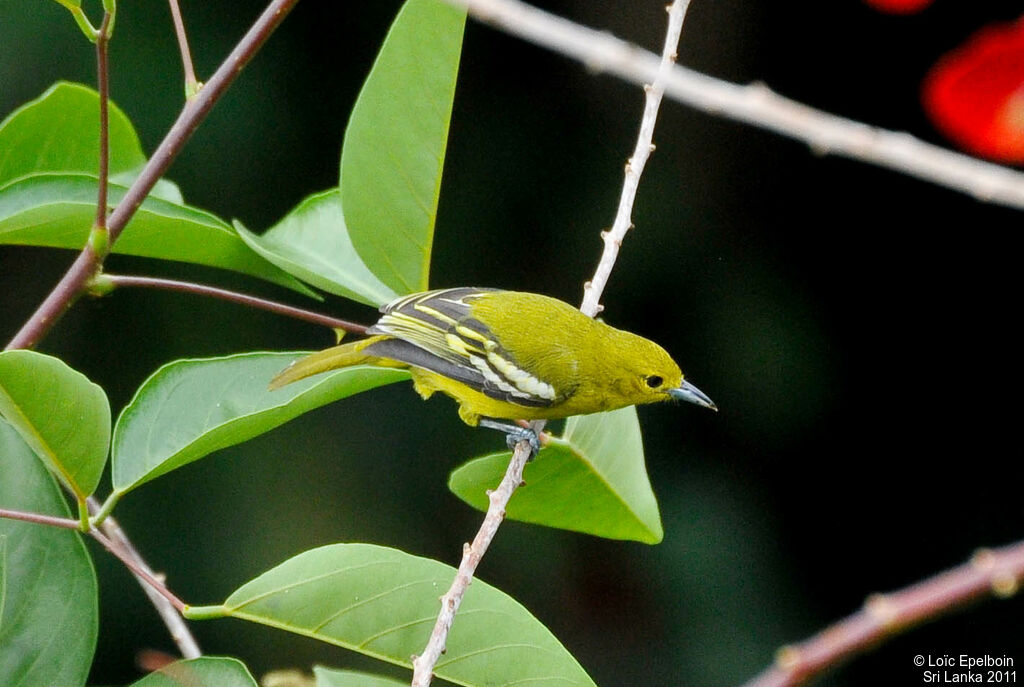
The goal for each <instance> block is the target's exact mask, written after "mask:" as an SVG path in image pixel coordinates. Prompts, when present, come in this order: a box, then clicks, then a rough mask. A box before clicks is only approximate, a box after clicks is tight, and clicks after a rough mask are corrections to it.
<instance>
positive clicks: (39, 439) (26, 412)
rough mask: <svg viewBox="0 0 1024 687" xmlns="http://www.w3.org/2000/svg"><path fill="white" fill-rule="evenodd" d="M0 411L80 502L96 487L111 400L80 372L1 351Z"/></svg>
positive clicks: (30, 354) (23, 353) (44, 358)
mask: <svg viewBox="0 0 1024 687" xmlns="http://www.w3.org/2000/svg"><path fill="white" fill-rule="evenodd" d="M0 415H2V416H3V417H4V418H6V420H7V421H8V422H9V423H10V424H11V426H12V427H14V429H15V430H17V432H18V434H20V435H21V436H22V438H23V439H24V441H25V443H27V444H28V445H29V446H30V447H31V449H32V450H33V451H34V452H35V453H36V455H38V456H39V457H40V458H41V459H42V460H43V462H44V463H45V464H46V466H47V467H48V468H49V469H50V470H51V471H52V472H53V473H54V474H55V475H57V477H58V478H59V479H60V480H61V482H63V483H64V484H65V485H66V486H67V487H68V489H70V490H71V491H72V492H74V494H75V495H76V496H77V497H78V499H79V500H80V501H81V500H84V499H85V497H86V496H88V495H89V494H91V493H92V492H93V491H94V490H95V489H96V485H97V484H99V481H100V475H101V474H102V473H103V466H104V465H105V464H106V461H107V447H108V445H109V444H110V404H109V403H108V402H107V396H106V394H104V393H103V389H101V388H100V387H98V386H97V385H95V384H93V383H92V382H90V381H89V380H88V379H87V378H86V377H85V375H83V374H82V373H80V372H76V371H75V370H72V369H71V368H70V367H68V366H67V365H66V364H64V362H62V361H61V360H58V359H57V358H53V357H51V356H48V355H43V354H42V353H36V352H35V351H4V352H3V353H0ZM0 474H2V473H0ZM0 684H2V683H0Z"/></svg>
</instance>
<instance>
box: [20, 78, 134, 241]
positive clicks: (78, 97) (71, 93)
mask: <svg viewBox="0 0 1024 687" xmlns="http://www.w3.org/2000/svg"><path fill="white" fill-rule="evenodd" d="M99 107H100V106H99V94H98V93H97V92H96V91H94V90H93V89H91V88H89V87H87V86H83V85H81V84H75V83H67V82H64V81H59V82H57V83H56V84H54V85H53V86H51V87H50V88H48V89H47V90H46V92H45V93H43V94H42V95H41V96H39V97H38V98H37V99H35V100H33V101H31V102H29V103H26V104H25V105H22V106H21V107H20V108H18V109H17V110H15V111H14V112H12V113H11V114H10V115H9V116H8V117H7V118H6V119H4V121H3V122H0V185H3V184H5V183H6V182H8V181H10V180H12V179H15V178H17V177H20V176H25V175H27V174H32V173H35V172H87V173H89V174H98V173H99V156H100V147H99V131H100V124H99V122H100V117H99ZM108 119H109V126H108V132H109V134H108V141H109V144H108V145H109V151H110V152H109V165H110V174H111V175H115V174H121V173H127V172H130V171H132V170H136V169H138V168H139V167H140V166H141V165H143V164H144V163H145V162H146V156H145V155H144V154H143V152H142V146H141V145H140V144H139V137H138V135H137V134H136V133H135V128H134V127H133V126H132V123H131V122H130V121H129V120H128V117H127V116H126V115H125V113H124V112H122V111H121V109H120V108H118V107H117V105H115V104H114V103H113V102H111V103H109V110H108ZM93 202H95V195H94V197H93ZM79 247H81V246H79Z"/></svg>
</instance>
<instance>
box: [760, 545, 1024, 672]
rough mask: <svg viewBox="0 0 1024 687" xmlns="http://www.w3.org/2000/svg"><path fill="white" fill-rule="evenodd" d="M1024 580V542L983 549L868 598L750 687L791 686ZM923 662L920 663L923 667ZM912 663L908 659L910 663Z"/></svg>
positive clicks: (788, 652)
mask: <svg viewBox="0 0 1024 687" xmlns="http://www.w3.org/2000/svg"><path fill="white" fill-rule="evenodd" d="M1022 582H1024V542H1018V543H1016V544H1012V545H1010V546H1006V547H1003V548H1000V549H981V550H979V551H978V552H976V553H975V554H974V555H973V556H972V557H971V560H970V561H968V562H967V563H964V564H963V565H959V566H957V567H955V568H952V569H950V570H947V571H945V572H942V573H939V574H938V575H935V576H934V577H930V578H928V579H926V580H924V581H922V582H918V583H917V584H914V585H912V586H910V587H907V588H905V589H902V590H900V591H897V592H891V593H889V594H875V595H872V596H870V597H868V600H867V601H866V602H865V603H864V607H863V608H862V609H861V610H860V611H858V612H856V613H854V614H853V615H851V616H849V617H847V618H845V619H843V620H841V621H839V622H837V623H836V624H834V625H832V626H830V627H828V628H825V629H824V630H822V631H821V632H819V633H818V634H816V635H814V636H813V637H811V638H810V639H807V640H806V641H803V642H801V643H799V644H794V645H791V646H787V647H783V648H782V649H780V650H779V652H778V654H777V658H776V661H775V665H774V666H772V667H770V668H768V669H767V670H765V671H764V672H763V673H761V674H760V675H758V676H757V677H755V678H754V679H753V680H751V681H750V682H748V683H747V684H746V687H793V686H795V685H802V684H805V683H807V682H808V681H810V680H812V679H814V678H816V677H818V676H819V675H821V674H822V673H823V672H825V671H827V670H829V669H831V668H835V667H836V666H837V665H839V664H840V663H842V662H843V661H845V660H847V659H849V658H850V657H852V656H855V655H857V654H859V653H862V652H864V651H866V650H867V649H870V648H872V647H874V646H877V645H878V644H879V643H880V642H882V641H883V640H885V639H887V638H890V637H893V636H895V635H898V634H900V633H902V632H904V631H906V630H908V629H910V628H912V627H914V626H916V625H919V624H921V623H924V622H927V621H930V620H934V619H936V618H938V617H939V616H941V615H943V614H945V613H948V612H950V611H951V610H953V609H955V608H958V607H960V606H962V605H964V604H967V603H970V602H973V601H977V600H979V599H982V598H984V597H987V596H992V595H994V596H997V597H1000V598H1007V597H1010V596H1012V595H1014V594H1015V593H1016V592H1017V591H1018V589H1019V588H1020V585H1021V583H1022ZM922 664H923V657H922V663H919V664H917V665H918V666H919V667H920V666H921V665H922ZM908 665H909V663H908Z"/></svg>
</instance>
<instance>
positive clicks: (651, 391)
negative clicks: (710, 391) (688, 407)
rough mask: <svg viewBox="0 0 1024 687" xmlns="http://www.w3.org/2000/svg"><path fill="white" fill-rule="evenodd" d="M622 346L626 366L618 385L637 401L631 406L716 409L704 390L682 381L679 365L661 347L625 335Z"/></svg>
mask: <svg viewBox="0 0 1024 687" xmlns="http://www.w3.org/2000/svg"><path fill="white" fill-rule="evenodd" d="M624 333H626V332H624ZM627 334H628V333H627ZM624 343H625V344H626V346H625V348H626V349H628V355H627V358H628V360H629V363H628V364H626V365H625V366H623V367H624V372H625V377H620V379H619V380H618V384H617V386H619V388H620V389H622V391H623V392H624V393H626V394H628V395H629V396H630V397H632V398H634V399H636V400H634V401H633V403H637V404H640V403H657V402H659V401H669V400H673V401H686V402H688V403H695V404H697V405H699V406H704V407H705V408H710V409H711V410H716V411H717V410H718V406H716V405H715V404H714V402H713V401H712V400H711V399H710V398H708V396H707V395H706V394H705V393H704V392H703V391H701V390H700V389H698V388H697V387H696V386H694V385H693V384H691V383H690V382H688V381H686V380H684V379H683V373H682V371H680V369H679V366H678V365H677V364H676V362H675V361H674V360H672V356H670V355H669V354H668V352H667V351H666V350H665V349H664V348H662V347H661V346H659V345H658V344H656V343H654V342H653V341H650V340H648V339H645V338H643V337H640V336H636V335H635V334H628V337H627V340H626V341H625V342H624Z"/></svg>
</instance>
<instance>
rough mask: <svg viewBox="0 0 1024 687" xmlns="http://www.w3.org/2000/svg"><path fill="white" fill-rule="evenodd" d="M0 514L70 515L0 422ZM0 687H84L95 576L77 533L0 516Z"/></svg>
mask: <svg viewBox="0 0 1024 687" xmlns="http://www.w3.org/2000/svg"><path fill="white" fill-rule="evenodd" d="M0 476H2V478H0V508H8V509H11V510H20V511H27V512H33V513H43V514H47V515H56V516H59V517H65V518H66V517H69V516H70V513H69V512H68V507H67V504H66V503H65V502H64V499H63V497H62V496H61V493H60V490H59V488H58V487H57V485H56V484H55V483H54V481H53V478H52V477H51V476H50V475H49V474H47V472H46V468H44V467H43V465H42V463H40V462H39V460H38V459H37V458H36V457H35V456H34V455H32V450H31V449H30V448H29V447H28V446H27V445H26V444H25V442H24V441H23V440H22V438H21V437H20V436H19V434H18V432H16V431H15V430H14V429H13V428H12V427H11V426H10V425H9V424H7V423H6V422H4V421H3V420H0ZM0 541H2V542H3V545H2V546H3V554H2V556H0V579H2V580H3V583H2V584H0V685H4V687H38V685H55V686H58V685H82V684H85V679H86V677H87V676H88V674H89V665H90V663H92V656H93V652H94V651H95V649H96V633H97V625H98V616H99V611H98V604H97V590H96V574H95V572H94V571H93V567H92V561H91V560H90V558H89V554H88V553H87V552H86V550H85V545H84V544H83V543H82V539H81V537H80V536H79V535H78V533H76V532H73V531H71V530H66V529H59V528H56V527H46V526H43V525H37V524H34V523H28V522H19V521H17V520H9V519H6V518H0Z"/></svg>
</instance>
